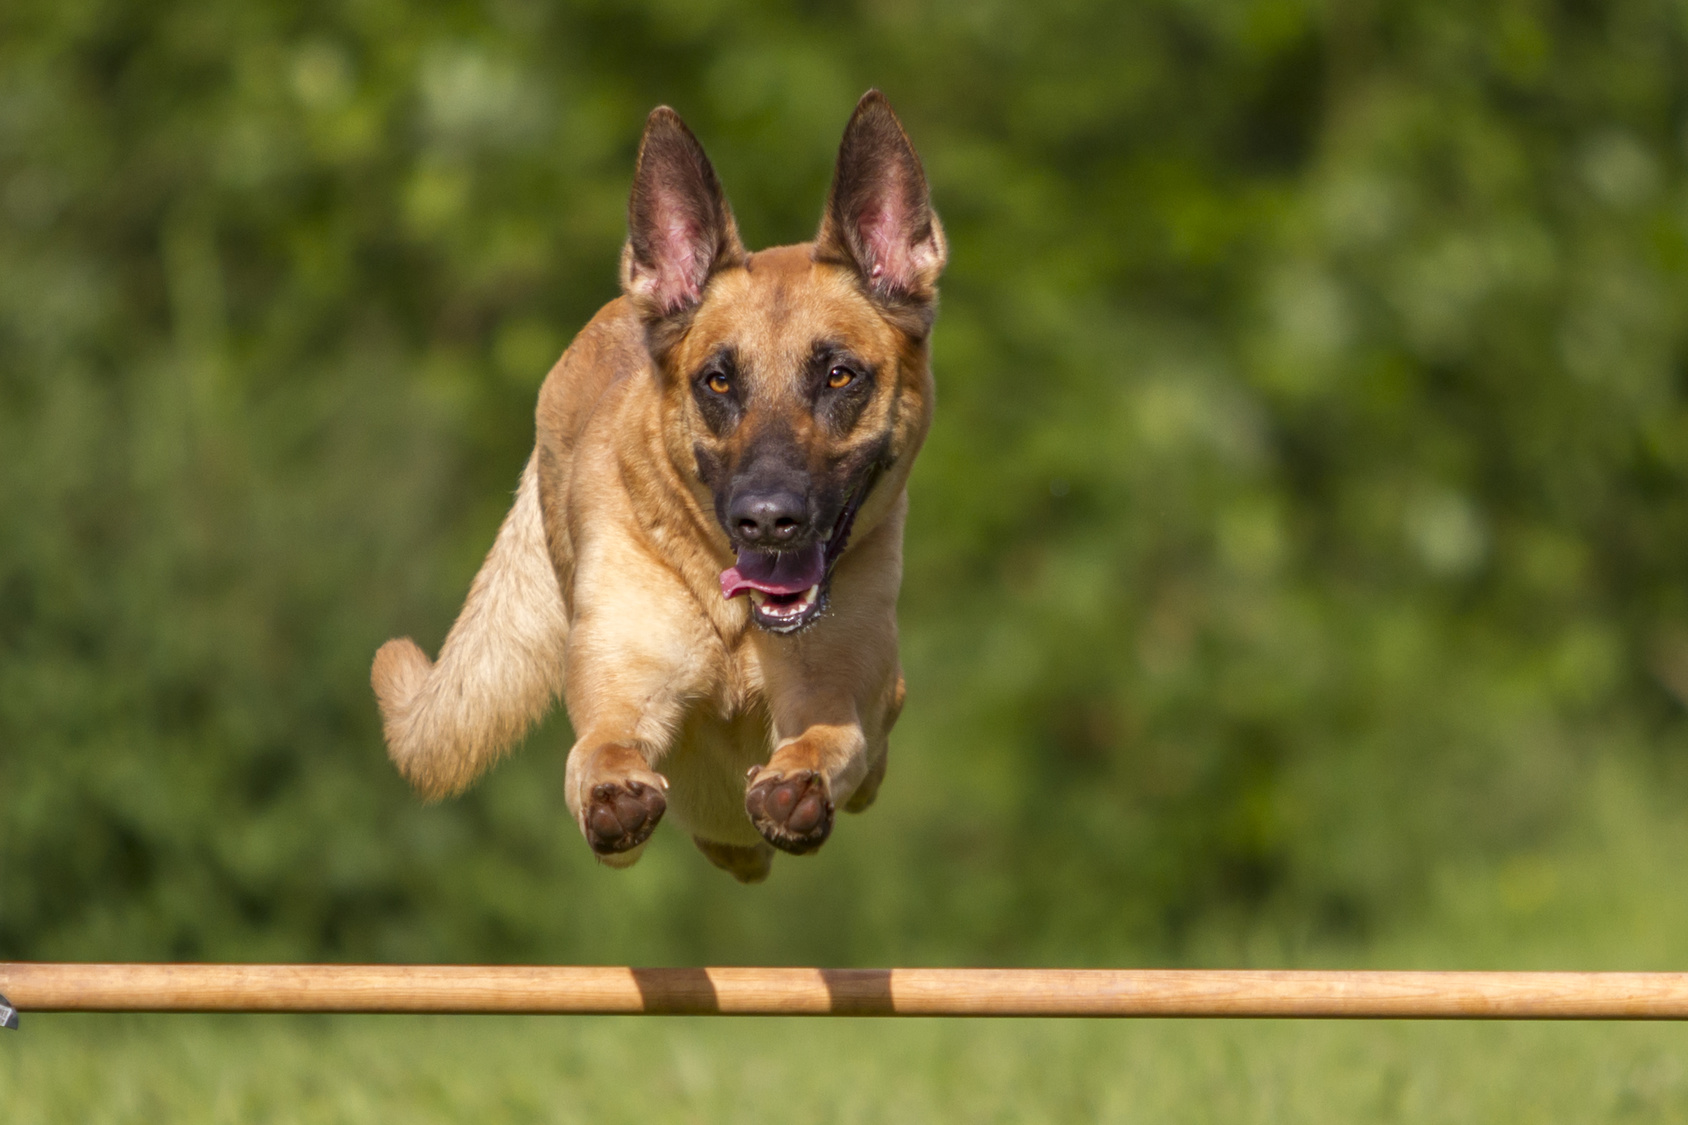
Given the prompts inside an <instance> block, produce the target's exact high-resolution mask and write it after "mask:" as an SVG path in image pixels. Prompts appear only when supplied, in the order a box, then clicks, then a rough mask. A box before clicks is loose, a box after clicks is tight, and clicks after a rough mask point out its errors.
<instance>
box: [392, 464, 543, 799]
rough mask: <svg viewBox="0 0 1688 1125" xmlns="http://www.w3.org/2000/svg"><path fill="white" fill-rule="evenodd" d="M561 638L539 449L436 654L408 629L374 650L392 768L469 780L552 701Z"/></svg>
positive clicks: (429, 785)
mask: <svg viewBox="0 0 1688 1125" xmlns="http://www.w3.org/2000/svg"><path fill="white" fill-rule="evenodd" d="M567 637H568V619H567V617H566V616H565V614H564V611H563V598H562V593H561V591H560V590H559V589H558V587H557V577H556V573H555V572H554V571H553V570H552V568H551V557H550V552H549V551H548V550H547V548H546V542H545V527H544V522H543V520H542V518H541V516H540V507H539V468H538V461H537V456H536V457H535V458H533V459H530V460H529V461H528V464H527V468H525V469H524V470H523V471H522V483H521V485H520V487H519V488H518V489H517V490H516V503H515V506H514V507H512V508H511V509H510V514H509V515H508V516H506V517H505V518H504V526H503V527H501V528H499V530H498V538H497V540H496V541H495V542H494V543H493V545H492V550H491V551H489V552H488V553H487V557H486V562H485V563H483V564H481V570H480V573H479V574H477V575H475V581H474V584H473V585H472V586H470V588H469V599H468V601H467V602H465V603H464V605H463V611H462V612H461V613H459V614H458V615H457V622H456V623H455V624H454V625H452V627H451V632H450V633H449V634H448V635H447V636H446V639H445V644H444V645H443V646H442V647H441V648H440V658H439V661H438V663H432V662H430V661H429V660H428V657H427V654H426V653H424V652H423V651H422V649H421V648H420V647H419V646H418V645H417V644H416V642H415V641H413V640H411V639H410V638H409V637H402V638H400V639H398V640H393V641H388V642H387V643H386V644H384V645H382V646H381V649H380V651H379V652H377V653H376V654H375V666H374V667H373V668H372V669H371V670H370V677H369V678H370V683H371V684H372V685H373V686H374V688H375V698H376V700H377V701H378V702H379V703H380V705H381V725H382V727H383V728H384V730H385V731H386V735H387V754H388V756H389V757H391V758H392V759H393V763H394V764H395V765H396V766H398V768H399V772H400V773H402V774H403V775H404V776H405V778H406V779H407V780H409V782H410V783H411V785H413V786H415V787H416V789H417V790H418V791H419V792H420V793H422V794H423V795H424V796H426V797H430V798H434V797H444V796H449V795H451V794H454V793H460V792H462V791H463V790H464V789H466V788H468V786H469V783H470V782H472V781H474V780H475V778H476V777H477V776H478V775H479V774H480V773H481V771H483V770H485V769H486V768H487V767H488V766H490V765H491V764H492V763H493V762H495V761H497V760H498V758H499V757H500V756H501V755H502V754H503V753H504V752H505V751H506V750H508V749H509V748H510V746H511V744H512V743H514V742H515V741H516V740H517V739H518V738H520V737H521V736H522V735H523V734H524V733H525V732H526V731H527V728H528V727H529V726H530V725H531V724H532V723H533V721H534V720H535V719H537V718H539V717H540V716H541V715H542V714H544V713H545V710H546V709H547V708H548V707H549V706H550V705H551V701H552V699H553V698H555V696H556V694H557V691H558V689H559V687H560V686H561V684H562V674H563V648H564V642H565V641H566V640H567Z"/></svg>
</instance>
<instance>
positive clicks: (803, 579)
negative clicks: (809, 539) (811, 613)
mask: <svg viewBox="0 0 1688 1125" xmlns="http://www.w3.org/2000/svg"><path fill="white" fill-rule="evenodd" d="M825 574H826V559H825V557H824V556H823V555H822V554H821V545H820V544H819V543H814V544H811V545H810V546H808V547H805V548H803V549H802V550H800V551H753V550H750V549H749V548H748V547H747V548H745V549H744V550H742V551H740V552H739V553H738V565H736V566H729V567H728V568H727V569H726V570H723V571H722V572H721V594H722V596H724V597H728V598H736V597H738V596H739V595H740V594H743V593H746V592H748V591H750V590H760V591H762V592H763V593H764V594H801V593H802V592H803V591H804V590H807V589H808V588H809V587H810V586H813V585H815V584H817V583H818V582H820V580H821V578H822V577H823V576H824V575H825Z"/></svg>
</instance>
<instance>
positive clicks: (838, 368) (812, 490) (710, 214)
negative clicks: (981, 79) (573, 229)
mask: <svg viewBox="0 0 1688 1125" xmlns="http://www.w3.org/2000/svg"><path fill="white" fill-rule="evenodd" d="M628 228H629V237H628V240H627V246H626V248H625V249H624V251H623V252H622V268H621V275H622V288H623V289H624V290H625V291H626V293H627V296H628V297H629V299H630V300H631V301H632V303H633V306H634V308H635V309H636V310H637V311H638V314H639V316H640V318H641V319H642V320H643V322H644V324H645V331H646V338H647V341H648V343H649V346H650V350H651V356H652V359H653V361H654V364H655V369H656V371H657V374H658V378H660V379H661V380H662V384H663V385H662V394H663V403H664V411H665V418H664V439H665V441H666V442H667V444H668V447H669V455H670V458H671V460H673V462H674V464H675V465H676V467H677V468H678V469H679V470H680V471H681V473H682V475H683V476H685V477H686V478H687V480H688V482H689V483H690V485H691V487H692V488H693V491H694V493H695V494H696V495H697V496H698V498H699V501H700V502H701V503H703V504H704V505H705V507H706V508H708V509H711V510H712V511H713V513H714V516H715V519H716V521H717V522H718V523H719V524H720V527H721V530H722V533H723V534H724V535H725V536H726V540H727V545H728V549H729V550H730V551H731V552H732V553H734V554H735V555H736V561H735V564H734V565H732V566H730V567H728V568H726V569H725V570H724V571H723V572H722V574H721V588H722V593H723V594H724V595H725V596H726V597H728V598H732V597H736V596H738V595H740V594H748V595H749V597H750V601H751V615H752V619H753V620H754V621H755V622H756V623H757V624H758V625H759V626H761V627H762V628H763V629H767V630H769V631H771V632H777V633H793V632H796V631H798V630H800V629H802V628H804V627H805V626H807V625H809V624H810V623H811V622H813V621H814V620H815V619H816V618H817V617H819V616H820V614H821V613H822V611H823V610H824V609H825V607H826V602H827V596H828V586H829V583H830V579H831V576H832V571H833V567H834V566H835V565H836V563H837V561H838V558H839V556H840V554H841V553H842V552H843V551H844V549H845V547H846V546H847V544H848V542H849V539H850V535H851V531H852V528H853V526H854V525H855V523H856V517H857V513H858V512H860V511H861V510H862V508H863V506H864V504H868V503H869V502H870V500H871V499H873V498H874V497H875V496H876V486H879V492H881V493H883V492H885V491H888V490H889V489H890V488H891V487H894V486H895V482H896V481H897V480H900V478H901V477H902V476H903V475H904V474H906V472H907V468H908V462H909V461H910V460H911V459H912V458H913V456H914V454H915V452H916V451H917V450H918V449H919V446H920V443H921V441H922V440H923V438H924V437H925V433H926V428H927V425H928V422H929V419H930V411H931V392H930V385H929V384H930V374H929V369H928V362H927V344H926V341H927V335H928V333H929V332H930V330H931V327H932V318H933V315H934V313H935V311H936V303H937V280H938V275H939V273H940V272H941V271H942V270H943V267H944V261H945V257H946V253H947V251H946V247H945V243H944V235H943V228H942V227H941V226H940V225H939V223H938V218H937V216H936V215H935V214H934V213H933V211H932V205H931V201H930V198H929V196H928V192H927V187H926V176H925V173H924V172H923V171H922V170H921V166H920V158H919V157H918V156H916V155H915V152H914V149H913V147H912V146H911V145H910V144H909V141H908V137H907V135H906V134H904V132H903V129H902V125H901V124H900V123H899V122H898V121H897V118H896V115H895V114H893V113H892V112H891V107H890V104H889V103H888V102H886V100H885V98H884V96H883V95H882V94H880V93H879V92H878V91H876V90H874V91H869V92H868V94H867V95H866V96H865V97H863V98H862V100H861V102H860V103H859V104H858V105H857V106H856V112H855V114H854V115H853V116H852V117H851V118H850V123H849V125H848V126H847V127H846V129H845V131H844V140H843V143H842V144H841V145H840V146H839V152H838V165H837V168H836V169H835V170H834V173H833V178H832V190H831V192H830V193H829V196H828V199H827V203H826V209H825V211H824V213H823V215H822V219H821V226H820V233H819V234H818V235H817V236H816V238H815V241H814V242H813V243H808V244H804V245H800V246H787V247H780V248H778V249H774V250H766V251H761V252H758V253H755V254H751V253H748V252H746V250H745V249H744V246H743V244H742V243H741V242H740V241H739V235H738V228H737V226H736V225H735V223H734V222H733V215H732V211H731V209H730V208H729V207H728V205H727V200H726V197H725V196H724V195H723V194H722V192H721V187H720V184H719V183H718V182H717V180H716V178H715V171H714V169H713V168H712V167H711V166H710V163H709V159H708V157H706V156H705V155H704V152H703V148H702V147H701V146H700V145H699V144H698V142H697V138H695V137H693V136H692V134H691V131H690V130H688V129H687V128H686V126H685V125H684V124H683V123H682V122H681V120H680V118H679V117H678V116H677V115H676V114H675V113H674V111H673V110H671V109H668V108H666V107H664V108H661V109H658V110H656V111H655V112H654V113H652V114H651V116H650V120H649V122H648V123H647V124H646V126H645V135H644V139H643V141H642V142H641V143H640V146H639V160H638V167H637V170H636V171H635V173H634V179H633V196H632V201H631V203H630V205H629V208H628ZM879 509H880V510H881V511H882V510H883V504H881V505H879Z"/></svg>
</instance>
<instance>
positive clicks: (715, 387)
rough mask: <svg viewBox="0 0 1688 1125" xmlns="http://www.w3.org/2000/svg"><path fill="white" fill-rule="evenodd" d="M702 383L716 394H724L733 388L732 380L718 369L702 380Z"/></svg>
mask: <svg viewBox="0 0 1688 1125" xmlns="http://www.w3.org/2000/svg"><path fill="white" fill-rule="evenodd" d="M703 385H704V386H706V387H708V388H709V389H710V390H712V391H714V392H715V393H716V394H718V395H724V394H726V393H727V392H728V391H730V390H732V389H733V381H732V380H731V379H729V378H727V377H726V376H725V375H723V374H721V373H720V372H719V371H717V372H715V374H713V375H711V376H710V377H709V378H707V379H705V380H704V381H703Z"/></svg>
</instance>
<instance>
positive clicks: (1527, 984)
mask: <svg viewBox="0 0 1688 1125" xmlns="http://www.w3.org/2000/svg"><path fill="white" fill-rule="evenodd" d="M0 993H4V994H5V995H6V996H8V997H10V998H11V1004H12V1005H13V1006H15V1007H16V1009H17V1010H18V1011H21V1012H450V1013H506V1014H509V1013H532V1014H574V1015H639V1014H643V1015H760V1016H774V1015H782V1016H796V1015H804V1016H1115V1017H1119V1016H1157V1017H1220V1018H1241V1017H1248V1018H1314V1019H1558V1020H1566V1019H1573V1020H1675V1019H1688V973H1473V972H1325V971H1275V970H1211V969H799V968H771V969H770V968H761V969H759V968H712V969H632V968H622V967H611V966H537V965H536V966H519V965H217V964H84V963H63V962H61V963H50V962H27V961H14V962H0Z"/></svg>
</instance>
